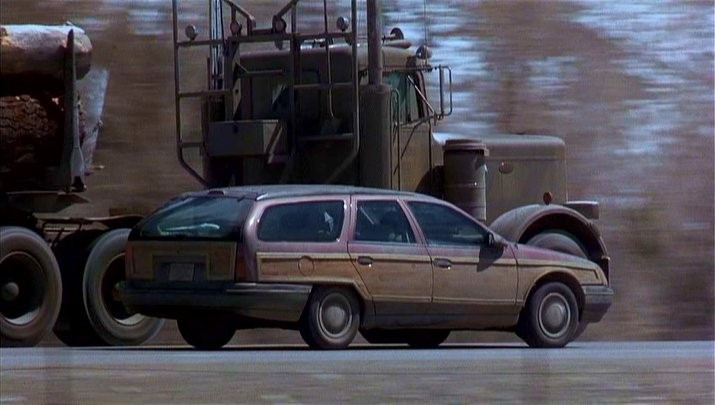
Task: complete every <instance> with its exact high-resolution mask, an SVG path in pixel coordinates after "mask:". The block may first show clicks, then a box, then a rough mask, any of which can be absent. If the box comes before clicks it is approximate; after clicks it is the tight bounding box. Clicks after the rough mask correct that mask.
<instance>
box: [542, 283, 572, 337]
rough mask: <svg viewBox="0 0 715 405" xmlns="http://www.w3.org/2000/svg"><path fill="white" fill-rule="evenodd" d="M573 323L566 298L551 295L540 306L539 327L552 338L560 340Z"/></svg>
mask: <svg viewBox="0 0 715 405" xmlns="http://www.w3.org/2000/svg"><path fill="white" fill-rule="evenodd" d="M570 323H571V308H570V307H569V304H568V302H567V301H566V298H565V297H564V296H563V295H561V294H558V293H550V294H548V295H547V296H546V297H544V299H543V300H542V301H541V305H540V306H539V326H540V328H541V330H542V331H543V332H544V334H545V335H546V336H548V337H550V338H559V337H561V336H563V335H564V334H565V333H566V331H567V330H568V327H569V324H570Z"/></svg>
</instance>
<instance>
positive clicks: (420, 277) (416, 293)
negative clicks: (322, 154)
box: [348, 196, 432, 325]
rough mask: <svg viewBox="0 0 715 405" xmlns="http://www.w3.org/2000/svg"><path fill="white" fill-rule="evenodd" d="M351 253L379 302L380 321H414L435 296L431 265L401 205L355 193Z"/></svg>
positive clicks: (377, 197)
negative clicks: (358, 195)
mask: <svg viewBox="0 0 715 405" xmlns="http://www.w3.org/2000/svg"><path fill="white" fill-rule="evenodd" d="M351 206H352V210H353V211H352V212H353V215H352V219H353V220H352V226H351V234H350V239H349V242H348V252H349V254H350V259H351V260H352V262H353V264H354V265H355V268H356V269H357V271H358V273H359V274H360V277H361V278H362V280H363V282H364V283H365V286H366V288H367V290H368V291H369V293H370V295H371V296H372V298H373V300H374V304H375V314H376V317H377V320H378V323H382V324H385V323H390V324H399V325H408V324H412V323H413V322H414V321H415V319H411V318H415V316H419V315H421V314H424V311H425V310H427V309H428V307H429V305H430V301H431V296H432V266H431V263H430V257H429V254H428V253H427V249H426V248H425V246H424V245H422V244H421V243H418V241H417V239H416V238H415V231H414V229H413V225H412V224H411V223H410V221H409V220H408V217H407V216H406V215H405V212H404V211H403V209H402V206H401V205H400V203H399V202H398V201H396V200H394V199H385V198H384V197H382V199H381V197H379V196H375V197H361V198H355V197H353V200H352V203H351Z"/></svg>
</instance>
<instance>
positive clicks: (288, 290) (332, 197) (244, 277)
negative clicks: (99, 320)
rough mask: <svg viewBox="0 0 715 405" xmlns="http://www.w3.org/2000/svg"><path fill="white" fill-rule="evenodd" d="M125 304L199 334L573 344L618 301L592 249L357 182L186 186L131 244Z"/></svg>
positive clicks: (205, 338)
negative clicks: (516, 234)
mask: <svg viewBox="0 0 715 405" xmlns="http://www.w3.org/2000/svg"><path fill="white" fill-rule="evenodd" d="M126 253H127V269H126V282H125V283H124V284H123V285H122V286H121V289H120V296H121V299H122V301H123V302H124V304H125V306H126V307H127V308H129V309H130V310H132V311H135V312H139V313H142V314H145V315H150V316H156V317H164V318H172V319H176V320H177V321H178V326H179V331H180V332H181V335H182V336H183V337H184V339H185V340H186V341H187V342H188V343H189V344H191V345H193V346H195V347H197V348H202V349H216V348H220V347H222V346H223V345H225V344H226V343H228V342H229V340H230V339H231V338H232V336H233V335H234V333H235V331H236V330H237V329H246V328H257V327H279V328H292V329H298V330H299V331H300V333H301V336H302V337H303V339H304V340H305V342H306V343H307V344H308V345H309V346H310V347H312V348H321V349H339V348H345V347H347V346H348V345H349V344H350V343H351V342H352V341H353V339H354V337H355V335H356V333H357V332H358V331H360V332H361V334H362V335H363V336H364V337H365V339H366V340H367V341H368V342H370V343H404V344H408V345H410V346H413V347H436V346H438V345H439V344H441V343H442V342H443V341H444V340H445V339H446V338H447V336H448V335H449V333H450V331H452V330H507V331H513V332H515V333H516V334H517V335H518V336H520V337H521V338H522V339H523V340H524V341H525V342H526V343H528V344H529V346H532V347H562V346H564V345H566V344H567V343H569V342H570V341H571V340H573V339H575V338H576V337H578V335H579V334H580V333H581V332H582V331H583V329H584V328H585V327H586V325H587V324H589V323H593V322H598V321H599V320H600V319H601V318H602V317H603V315H604V314H605V312H606V311H607V310H608V308H609V306H610V305H611V302H612V298H613V290H612V289H611V288H610V287H609V285H608V279H607V278H606V276H605V275H604V272H603V271H602V270H601V268H599V266H598V265H596V264H595V263H593V262H590V261H587V260H585V259H581V258H578V257H575V256H569V255H565V254H562V253H558V252H555V251H550V250H543V249H538V248H534V247H529V246H524V245H518V244H515V243H511V242H508V241H506V240H504V239H503V238H502V237H500V236H499V235H497V234H495V233H494V232H493V231H491V230H489V229H488V228H487V227H485V226H484V225H483V224H481V223H479V222H478V221H476V220H475V219H473V218H472V217H470V216H469V215H467V214H466V213H464V212H463V211H461V210H460V209H459V208H456V207H455V206H453V205H452V204H449V203H447V202H444V201H441V200H438V199H436V198H432V197H429V196H425V195H421V194H415V193H407V192H395V191H389V190H378V189H368V188H358V187H348V186H297V185H285V186H253V187H235V188H224V189H212V190H207V191H201V192H196V193H188V194H184V195H182V196H180V197H178V198H175V199H173V200H171V201H169V202H168V203H167V204H166V205H165V206H164V207H162V208H160V209H159V210H158V211H156V212H155V213H154V214H152V215H151V216H149V217H147V218H145V219H144V220H143V221H142V222H141V223H139V224H138V225H137V226H136V227H135V228H134V229H133V230H132V232H131V234H130V236H129V243H128V245H127V252H126Z"/></svg>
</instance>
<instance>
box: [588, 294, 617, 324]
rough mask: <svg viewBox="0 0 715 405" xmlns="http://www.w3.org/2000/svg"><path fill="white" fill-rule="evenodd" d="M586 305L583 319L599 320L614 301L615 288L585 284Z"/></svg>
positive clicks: (589, 320)
mask: <svg viewBox="0 0 715 405" xmlns="http://www.w3.org/2000/svg"><path fill="white" fill-rule="evenodd" d="M583 295H584V305H583V314H582V316H581V321H585V322H598V321H600V320H601V318H603V315H605V314H606V311H608V308H610V306H611V304H612V303H613V289H612V288H611V287H608V286H605V285H585V286H583Z"/></svg>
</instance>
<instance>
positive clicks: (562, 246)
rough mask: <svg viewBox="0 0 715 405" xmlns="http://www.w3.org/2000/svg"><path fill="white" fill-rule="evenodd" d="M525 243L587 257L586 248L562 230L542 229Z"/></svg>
mask: <svg viewBox="0 0 715 405" xmlns="http://www.w3.org/2000/svg"><path fill="white" fill-rule="evenodd" d="M526 244H527V245H530V246H535V247H538V248H542V249H549V250H555V251H557V252H561V253H566V254H569V255H572V256H577V257H580V258H583V259H588V256H587V255H586V249H585V248H584V247H583V246H582V245H581V243H580V242H578V240H577V239H576V237H575V236H573V235H571V234H570V233H567V232H564V231H559V230H553V229H552V230H547V231H543V232H541V233H539V234H537V235H535V236H534V237H532V238H531V239H529V240H528V241H527V242H526Z"/></svg>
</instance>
